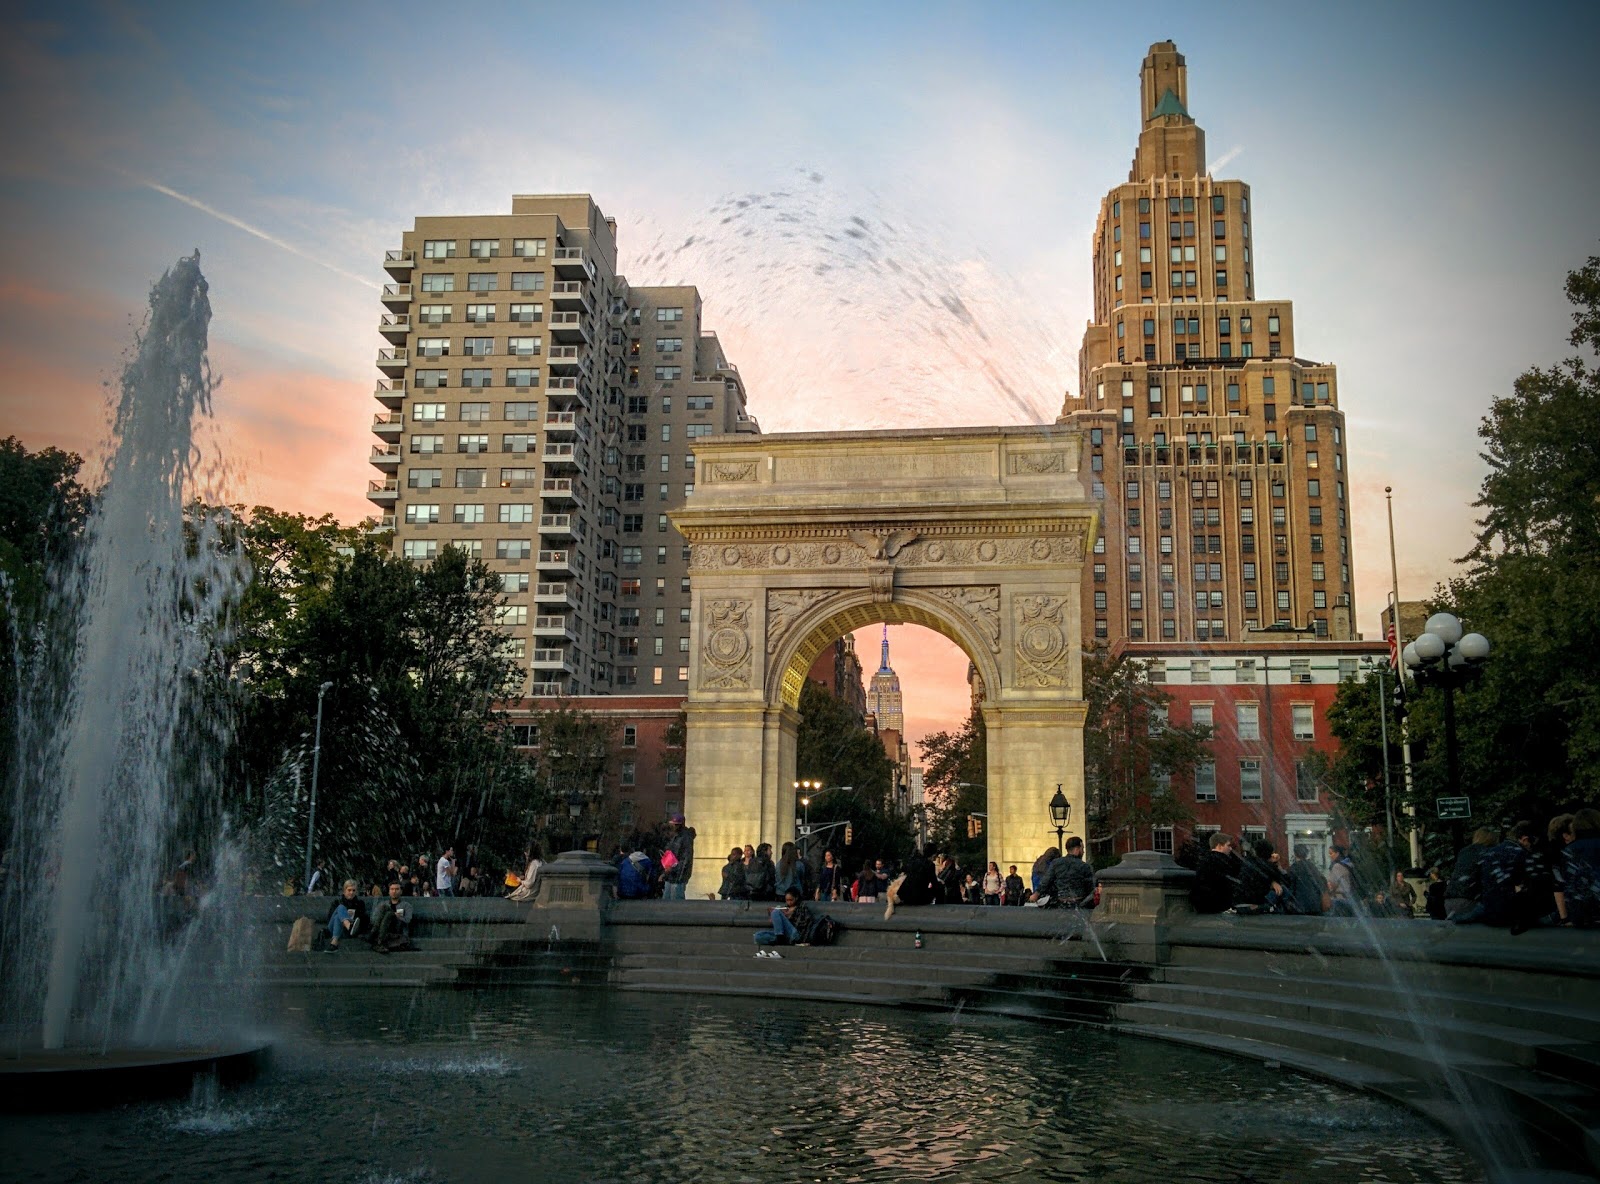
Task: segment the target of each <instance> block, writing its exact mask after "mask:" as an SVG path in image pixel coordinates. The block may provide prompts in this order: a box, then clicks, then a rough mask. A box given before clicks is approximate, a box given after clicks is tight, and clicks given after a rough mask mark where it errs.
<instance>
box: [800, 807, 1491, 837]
mask: <svg viewBox="0 0 1600 1184" xmlns="http://www.w3.org/2000/svg"><path fill="white" fill-rule="evenodd" d="M1461 800H1462V801H1466V800H1467V799H1466V798H1462V799H1461ZM1441 817H1442V815H1441ZM799 831H800V837H801V838H802V839H803V838H805V837H806V836H807V835H809V834H810V833H811V828H810V827H809V826H806V825H805V824H804V823H802V824H801V825H800V827H799Z"/></svg>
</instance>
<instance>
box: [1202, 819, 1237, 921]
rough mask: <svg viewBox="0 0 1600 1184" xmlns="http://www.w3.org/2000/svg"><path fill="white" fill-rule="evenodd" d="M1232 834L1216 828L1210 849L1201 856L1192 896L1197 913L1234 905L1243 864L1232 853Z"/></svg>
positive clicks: (1218, 911) (1219, 910) (1221, 910)
mask: <svg viewBox="0 0 1600 1184" xmlns="http://www.w3.org/2000/svg"><path fill="white" fill-rule="evenodd" d="M1233 846H1234V839H1233V836H1232V835H1226V834H1223V833H1222V832H1221V831H1218V832H1217V833H1216V834H1214V835H1212V836H1211V849H1210V850H1209V851H1207V852H1206V853H1205V854H1204V855H1202V856H1201V857H1200V866H1199V868H1198V869H1196V872H1195V880H1194V889H1193V893H1192V899H1193V901H1194V911H1195V912H1197V913H1221V912H1225V911H1226V910H1228V909H1230V908H1232V907H1233V898H1234V893H1235V892H1236V891H1237V889H1238V884H1239V873H1240V871H1241V870H1242V864H1241V862H1240V859H1239V857H1238V856H1237V855H1235V854H1234V853H1233Z"/></svg>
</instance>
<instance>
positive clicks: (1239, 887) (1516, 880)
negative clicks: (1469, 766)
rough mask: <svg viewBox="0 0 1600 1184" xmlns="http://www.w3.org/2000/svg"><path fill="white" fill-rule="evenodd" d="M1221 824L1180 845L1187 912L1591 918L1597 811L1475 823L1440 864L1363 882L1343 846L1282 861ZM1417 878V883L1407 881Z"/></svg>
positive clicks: (1535, 924)
mask: <svg viewBox="0 0 1600 1184" xmlns="http://www.w3.org/2000/svg"><path fill="white" fill-rule="evenodd" d="M1238 847H1239V844H1238V841H1237V840H1236V839H1235V838H1234V837H1233V836H1232V835H1229V834H1222V833H1217V834H1213V835H1212V836H1211V837H1210V842H1209V846H1208V847H1207V849H1206V850H1204V851H1198V852H1197V851H1195V850H1193V849H1192V848H1190V849H1188V850H1185V851H1183V852H1180V854H1179V857H1178V861H1179V862H1180V863H1182V864H1184V865H1185V866H1188V867H1190V868H1191V869H1192V870H1193V871H1194V872H1195V881H1194V888H1193V895H1192V899H1193V903H1194V908H1195V911H1196V912H1199V913H1221V912H1227V911H1232V912H1234V913H1246V914H1251V913H1266V914H1298V915H1302V916H1322V915H1328V916H1334V917H1353V916H1356V915H1357V914H1362V915H1366V916H1372V917H1411V918H1415V917H1428V918H1432V919H1434V920H1438V921H1453V922H1454V923H1455V924H1457V925H1474V924H1480V925H1493V926H1499V927H1501V928H1505V929H1509V930H1510V932H1511V933H1512V934H1513V935H1520V934H1522V933H1526V932H1527V931H1528V930H1529V929H1534V928H1539V927H1556V926H1578V927H1589V926H1594V925H1597V924H1600V811H1597V810H1591V809H1585V810H1579V811H1577V812H1576V813H1573V814H1561V815H1558V816H1557V817H1555V818H1553V819H1551V820H1550V822H1549V823H1548V825H1546V826H1544V827H1539V826H1537V825H1535V824H1533V823H1531V822H1519V823H1517V824H1516V825H1515V826H1513V827H1512V828H1511V829H1510V830H1509V831H1507V832H1505V833H1502V832H1501V831H1499V830H1498V829H1495V828H1492V827H1484V828H1480V829H1479V830H1478V831H1476V832H1475V833H1474V835H1473V838H1472V842H1471V843H1469V844H1467V845H1466V846H1465V847H1464V848H1463V849H1462V850H1461V852H1460V853H1459V854H1458V855H1457V856H1456V860H1455V863H1454V865H1453V866H1452V868H1451V870H1450V871H1449V873H1448V874H1447V873H1446V872H1445V871H1444V870H1443V869H1441V868H1439V867H1432V868H1428V869H1427V870H1426V871H1425V872H1422V871H1420V869H1419V870H1418V871H1417V872H1416V873H1415V874H1409V875H1408V873H1407V872H1405V871H1395V872H1393V873H1392V874H1391V876H1390V878H1389V879H1388V880H1387V881H1386V882H1383V883H1379V884H1371V885H1364V884H1363V883H1362V882H1361V879H1360V877H1359V876H1358V874H1357V869H1356V864H1355V861H1354V860H1353V859H1352V858H1351V853H1350V850H1349V848H1348V847H1346V846H1345V845H1343V844H1337V843H1336V844H1334V845H1333V846H1332V847H1331V848H1330V850H1329V854H1330V861H1329V866H1328V872H1327V874H1326V875H1324V874H1323V873H1322V872H1321V871H1320V870H1319V869H1318V868H1317V867H1316V865H1315V864H1313V863H1312V862H1311V860H1310V858H1309V852H1308V851H1307V848H1306V847H1305V846H1303V845H1299V844H1297V845H1296V846H1295V848H1294V858H1293V859H1292V860H1290V861H1289V862H1288V863H1287V864H1285V863H1284V862H1283V860H1282V859H1281V857H1280V856H1279V854H1278V852H1277V851H1276V849H1275V848H1274V847H1273V845H1272V844H1271V843H1270V842H1267V841H1266V840H1264V839H1263V840H1258V841H1257V842H1255V843H1254V844H1253V845H1251V846H1250V847H1248V848H1247V849H1245V850H1243V851H1240V850H1238V849H1237V848H1238ZM1414 880H1416V881H1420V883H1421V891H1418V887H1417V885H1416V884H1415V883H1413V881H1414Z"/></svg>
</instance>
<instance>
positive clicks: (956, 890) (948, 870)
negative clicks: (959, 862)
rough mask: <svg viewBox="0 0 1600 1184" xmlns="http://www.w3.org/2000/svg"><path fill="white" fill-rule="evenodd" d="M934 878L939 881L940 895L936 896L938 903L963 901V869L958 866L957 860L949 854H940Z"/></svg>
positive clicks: (958, 902)
mask: <svg viewBox="0 0 1600 1184" xmlns="http://www.w3.org/2000/svg"><path fill="white" fill-rule="evenodd" d="M933 874H934V878H935V879H937V880H938V881H939V895H938V896H937V897H935V901H936V903H938V904H960V903H961V869H960V868H959V867H957V866H956V861H955V860H953V859H951V858H950V857H949V856H948V855H941V856H939V858H938V860H937V862H936V866H935V870H934V873H933Z"/></svg>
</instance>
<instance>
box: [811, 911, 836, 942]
mask: <svg viewBox="0 0 1600 1184" xmlns="http://www.w3.org/2000/svg"><path fill="white" fill-rule="evenodd" d="M806 940H808V941H809V942H810V943H811V944H812V945H814V946H831V945H833V943H834V942H836V941H838V940H839V922H837V921H835V920H834V919H833V918H832V917H829V916H826V915H823V916H820V917H818V918H817V920H816V923H815V924H813V925H812V926H811V932H810V934H808V935H807V939H806Z"/></svg>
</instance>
